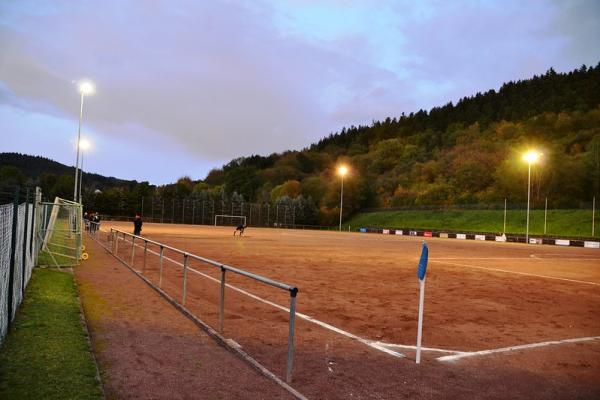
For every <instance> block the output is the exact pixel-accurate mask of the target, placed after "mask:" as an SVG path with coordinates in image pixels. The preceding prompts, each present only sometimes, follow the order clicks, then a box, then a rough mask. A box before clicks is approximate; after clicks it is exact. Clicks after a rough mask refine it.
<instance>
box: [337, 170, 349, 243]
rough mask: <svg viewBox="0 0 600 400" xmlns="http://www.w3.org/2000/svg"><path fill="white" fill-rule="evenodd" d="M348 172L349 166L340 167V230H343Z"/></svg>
mask: <svg viewBox="0 0 600 400" xmlns="http://www.w3.org/2000/svg"><path fill="white" fill-rule="evenodd" d="M347 173H348V167H346V166H345V165H342V166H340V167H339V168H338V174H340V176H341V177H342V187H341V189H340V227H339V230H340V231H341V230H342V210H343V208H344V176H346V174H347Z"/></svg>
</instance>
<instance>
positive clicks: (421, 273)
mask: <svg viewBox="0 0 600 400" xmlns="http://www.w3.org/2000/svg"><path fill="white" fill-rule="evenodd" d="M428 258H429V249H428V248H427V243H425V242H423V248H422V249H421V259H420V260H419V267H418V268H417V276H418V277H419V280H420V281H422V280H423V279H425V271H427V259H428Z"/></svg>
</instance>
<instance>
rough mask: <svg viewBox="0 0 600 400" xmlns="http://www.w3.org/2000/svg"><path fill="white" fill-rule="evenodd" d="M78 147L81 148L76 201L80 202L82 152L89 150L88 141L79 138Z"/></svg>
mask: <svg viewBox="0 0 600 400" xmlns="http://www.w3.org/2000/svg"><path fill="white" fill-rule="evenodd" d="M79 147H80V149H81V166H80V171H79V193H78V195H79V197H78V201H77V202H78V203H81V200H82V197H81V188H82V186H83V185H82V182H83V154H84V153H85V152H86V151H88V150H89V148H90V142H89V141H87V140H86V139H81V140H80V141H79Z"/></svg>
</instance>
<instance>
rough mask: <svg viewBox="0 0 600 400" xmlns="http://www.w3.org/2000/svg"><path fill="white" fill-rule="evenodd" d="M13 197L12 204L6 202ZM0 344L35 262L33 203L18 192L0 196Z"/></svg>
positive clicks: (30, 196)
mask: <svg viewBox="0 0 600 400" xmlns="http://www.w3.org/2000/svg"><path fill="white" fill-rule="evenodd" d="M10 197H12V201H11V202H8V200H9V199H10ZM0 200H1V201H2V203H4V204H2V205H0V342H2V341H3V340H4V337H5V336H6V334H7V332H8V330H9V328H10V324H11V323H12V321H13V319H14V317H15V314H16V312H17V309H18V307H19V305H20V304H21V302H22V301H23V297H24V294H25V289H26V287H27V284H28V283H29V279H30V278H31V271H32V269H33V267H34V265H35V263H36V257H37V241H36V240H35V229H36V225H37V224H36V201H35V198H34V195H33V193H30V192H29V191H25V193H22V192H21V191H20V190H19V189H17V190H15V192H14V193H13V194H12V196H11V194H8V193H0Z"/></svg>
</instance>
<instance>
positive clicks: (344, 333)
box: [119, 238, 405, 358]
mask: <svg viewBox="0 0 600 400" xmlns="http://www.w3.org/2000/svg"><path fill="white" fill-rule="evenodd" d="M119 240H125V239H123V238H119ZM125 241H126V242H128V243H131V242H129V241H128V240H125ZM136 246H137V247H140V248H143V246H141V245H139V244H136ZM147 251H148V253H153V254H155V255H160V254H159V253H157V252H155V251H154V250H150V249H148V250H147ZM163 258H164V259H165V260H168V261H170V262H172V263H173V264H176V265H178V266H180V267H182V268H183V264H182V263H180V262H179V261H175V260H173V259H172V258H170V257H167V256H163ZM188 270H189V271H191V272H194V273H196V274H198V275H201V276H203V277H205V278H207V279H209V280H211V281H213V282H215V283H218V284H220V283H221V281H220V280H218V279H216V278H213V277H212V276H210V275H207V274H205V273H203V272H200V271H198V270H196V269H194V268H192V267H190V266H188ZM225 286H227V287H228V288H230V289H232V290H235V291H236V292H239V293H241V294H243V295H246V296H248V297H250V298H252V299H254V300H257V301H260V302H262V303H264V304H267V305H270V306H272V307H275V308H277V309H279V310H282V311H285V312H287V313H289V312H290V309H289V308H287V307H284V306H281V305H279V304H277V303H273V302H272V301H269V300H266V299H263V298H262V297H259V296H257V295H255V294H252V293H250V292H247V291H245V290H243V289H240V288H238V287H236V286H233V285H231V284H229V283H225ZM296 316H297V317H299V318H302V319H304V320H306V321H309V322H312V323H313V324H316V325H319V326H321V327H323V328H325V329H328V330H330V331H333V332H335V333H338V334H340V335H342V336H345V337H347V338H350V339H353V340H356V341H358V342H360V343H363V344H365V345H367V346H369V347H372V348H374V349H376V350H379V351H382V352H384V353H387V354H389V355H391V356H394V357H399V358H403V357H405V355H404V354H402V353H399V352H397V351H394V350H390V349H388V348H386V347H385V346H383V345H381V344H379V343H378V342H375V341H372V340H369V339H364V338H361V337H360V336H356V335H355V334H353V333H350V332H347V331H345V330H343V329H340V328H337V327H335V326H333V325H330V324H328V323H326V322H323V321H319V320H318V319H315V318H313V317H311V316H309V315H306V314H302V313H300V312H296Z"/></svg>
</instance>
